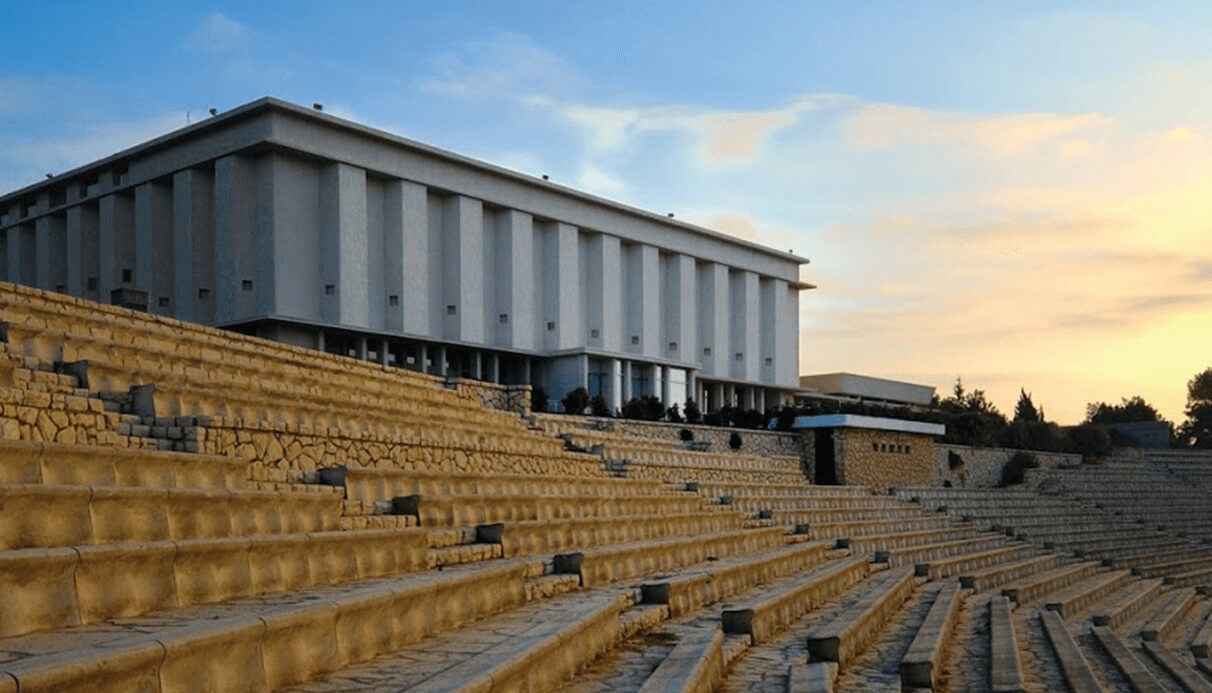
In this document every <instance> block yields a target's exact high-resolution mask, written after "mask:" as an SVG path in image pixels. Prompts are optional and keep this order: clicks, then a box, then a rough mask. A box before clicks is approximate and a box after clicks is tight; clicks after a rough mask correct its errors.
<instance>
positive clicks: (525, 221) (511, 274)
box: [489, 209, 542, 349]
mask: <svg viewBox="0 0 1212 693" xmlns="http://www.w3.org/2000/svg"><path fill="white" fill-rule="evenodd" d="M496 233H497V253H496V258H495V266H496V275H497V296H496V302H495V306H496V310H495V315H491V316H489V317H490V320H489V324H494V325H495V326H496V335H497V341H498V343H500V344H505V345H508V346H512V347H518V348H521V349H529V348H532V347H533V346H534V335H535V319H536V317H537V316H538V313H539V311H540V310H541V308H542V306H538V305H536V304H535V294H534V277H535V269H534V267H532V264H533V262H534V219H533V218H532V217H531V216H530V215H529V214H527V213H526V212H519V211H517V210H512V209H511V210H506V211H504V212H502V213H501V214H499V215H497V229H496ZM502 316H503V317H502Z"/></svg>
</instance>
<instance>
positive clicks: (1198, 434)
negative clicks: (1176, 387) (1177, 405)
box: [1179, 368, 1212, 450]
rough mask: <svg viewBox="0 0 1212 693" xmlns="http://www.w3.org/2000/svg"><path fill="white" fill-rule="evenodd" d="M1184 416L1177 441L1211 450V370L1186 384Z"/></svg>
mask: <svg viewBox="0 0 1212 693" xmlns="http://www.w3.org/2000/svg"><path fill="white" fill-rule="evenodd" d="M1186 414H1187V420H1186V421H1185V422H1184V423H1183V425H1182V427H1181V428H1180V429H1179V440H1180V441H1181V442H1182V443H1183V444H1184V445H1188V446H1191V447H1196V448H1201V449H1205V450H1208V449H1212V368H1209V369H1207V370H1205V371H1203V372H1202V373H1199V374H1197V375H1196V376H1195V377H1194V378H1191V380H1190V381H1188V382H1187V410H1186Z"/></svg>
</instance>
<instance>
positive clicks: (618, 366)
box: [606, 359, 623, 412]
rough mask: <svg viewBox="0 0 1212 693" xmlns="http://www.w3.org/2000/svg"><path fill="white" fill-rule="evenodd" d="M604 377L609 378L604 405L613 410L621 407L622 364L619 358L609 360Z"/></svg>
mask: <svg viewBox="0 0 1212 693" xmlns="http://www.w3.org/2000/svg"><path fill="white" fill-rule="evenodd" d="M606 377H607V378H608V379H609V383H608V389H607V391H606V392H607V394H606V406H608V407H610V411H611V412H615V411H618V410H620V409H622V408H623V389H622V384H623V365H622V362H621V361H619V359H610V360H609V362H608V368H607V372H606Z"/></svg>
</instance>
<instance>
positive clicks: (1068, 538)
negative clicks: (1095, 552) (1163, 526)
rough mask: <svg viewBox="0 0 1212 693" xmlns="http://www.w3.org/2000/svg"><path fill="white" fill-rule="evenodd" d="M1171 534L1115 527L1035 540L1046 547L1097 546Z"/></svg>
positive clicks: (1135, 541) (1150, 539)
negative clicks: (1109, 542)
mask: <svg viewBox="0 0 1212 693" xmlns="http://www.w3.org/2000/svg"><path fill="white" fill-rule="evenodd" d="M1172 538H1173V535H1166V534H1159V533H1156V532H1152V531H1146V530H1143V529H1115V530H1105V531H1098V532H1071V533H1068V534H1059V535H1053V536H1050V537H1045V538H1041V539H1039V540H1037V541H1038V542H1039V543H1042V544H1044V545H1045V546H1047V547H1050V548H1052V547H1055V548H1062V549H1063V548H1066V547H1085V546H1099V545H1100V542H1104V541H1129V542H1132V543H1134V544H1145V543H1147V542H1150V541H1155V540H1168V539H1172Z"/></svg>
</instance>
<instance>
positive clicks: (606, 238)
mask: <svg viewBox="0 0 1212 693" xmlns="http://www.w3.org/2000/svg"><path fill="white" fill-rule="evenodd" d="M588 265H589V266H588V273H587V275H588V276H587V277H586V281H585V290H586V291H588V292H589V297H588V298H589V301H588V303H589V306H590V309H589V315H588V319H589V329H591V330H597V331H598V337H597V338H594V337H593V336H592V334H590V336H589V343H590V344H592V345H594V346H597V347H600V348H602V349H605V350H607V351H619V350H620V349H621V348H622V345H623V335H622V333H621V328H622V326H623V306H622V301H623V286H622V279H623V268H622V255H621V246H620V243H619V239H618V237H616V236H610V235H608V234H604V233H599V234H594V235H593V236H592V237H590V240H589V263H588Z"/></svg>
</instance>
